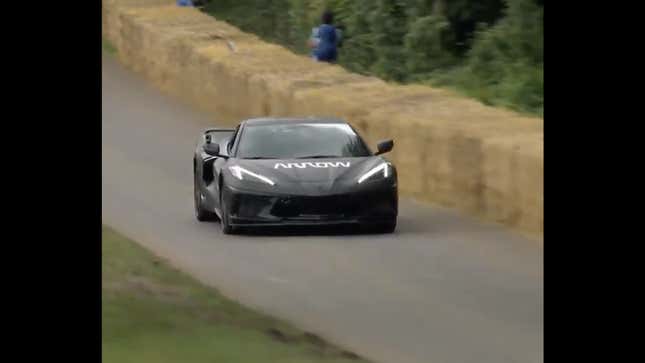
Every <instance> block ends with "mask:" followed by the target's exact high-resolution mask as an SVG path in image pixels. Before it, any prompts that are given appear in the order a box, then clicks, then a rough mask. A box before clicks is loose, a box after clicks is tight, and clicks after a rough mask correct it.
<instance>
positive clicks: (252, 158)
mask: <svg viewBox="0 0 645 363" xmlns="http://www.w3.org/2000/svg"><path fill="white" fill-rule="evenodd" d="M243 159H244V160H261V159H277V158H274V157H270V156H251V157H248V158H243Z"/></svg>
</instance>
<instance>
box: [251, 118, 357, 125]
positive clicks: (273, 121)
mask: <svg viewBox="0 0 645 363" xmlns="http://www.w3.org/2000/svg"><path fill="white" fill-rule="evenodd" d="M293 123H300V124H347V121H345V120H342V119H339V118H332V117H261V118H251V119H247V120H244V121H242V125H246V126H257V125H284V124H293Z"/></svg>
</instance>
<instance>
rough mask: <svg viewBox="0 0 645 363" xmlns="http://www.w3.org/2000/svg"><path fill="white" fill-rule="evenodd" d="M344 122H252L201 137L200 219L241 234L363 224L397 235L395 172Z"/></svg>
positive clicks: (388, 146)
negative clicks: (272, 228)
mask: <svg viewBox="0 0 645 363" xmlns="http://www.w3.org/2000/svg"><path fill="white" fill-rule="evenodd" d="M393 146H394V142H393V141H392V140H387V141H383V142H381V143H379V144H378V151H377V152H376V153H373V152H371V151H370V149H369V148H368V147H367V145H366V144H365V142H364V141H363V139H362V138H361V137H360V136H359V135H358V133H357V132H356V131H355V130H354V129H353V128H352V127H351V126H350V125H349V124H348V123H347V122H345V121H342V120H337V119H320V118H300V119H286V118H262V119H249V120H245V121H243V122H241V123H240V125H239V126H238V127H237V128H236V129H218V128H212V129H207V130H205V131H204V133H203V135H201V137H200V139H199V141H198V143H197V148H196V150H195V156H194V158H193V170H194V180H195V191H194V194H195V195H194V198H195V214H196V216H197V219H198V220H200V221H205V220H215V219H219V220H220V223H221V226H222V231H223V232H224V233H226V234H229V233H233V232H234V231H235V229H236V227H250V226H254V227H255V226H295V225H340V224H357V225H361V226H367V227H368V228H370V229H371V230H377V231H380V232H385V233H391V232H393V231H394V229H395V228H396V219H397V215H398V190H397V173H396V168H395V167H394V166H393V165H392V164H391V163H390V162H389V161H387V160H386V159H384V158H383V157H382V156H380V155H381V154H383V153H386V152H388V151H390V150H392V147H393Z"/></svg>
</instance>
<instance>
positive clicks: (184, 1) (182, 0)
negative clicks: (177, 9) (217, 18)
mask: <svg viewBox="0 0 645 363" xmlns="http://www.w3.org/2000/svg"><path fill="white" fill-rule="evenodd" d="M177 5H179V6H193V2H192V1H191V0H177Z"/></svg>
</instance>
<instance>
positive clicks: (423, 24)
mask: <svg viewBox="0 0 645 363" xmlns="http://www.w3.org/2000/svg"><path fill="white" fill-rule="evenodd" d="M453 43H454V35H453V33H452V32H451V30H450V23H449V22H448V19H446V18H445V17H444V16H442V15H428V16H424V17H421V18H417V19H416V20H415V21H414V22H413V23H412V24H411V25H410V30H409V32H408V33H407V34H406V35H405V52H406V57H405V59H406V66H407V67H406V68H407V72H408V74H409V75H410V76H411V77H413V78H416V79H422V78H427V77H428V75H429V74H430V73H431V72H433V71H435V70H438V69H441V68H445V67H447V66H450V65H453V64H455V63H456V58H455V56H454V55H453V53H452V52H451V51H450V50H449V49H450V46H451V45H452V44H453Z"/></svg>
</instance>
